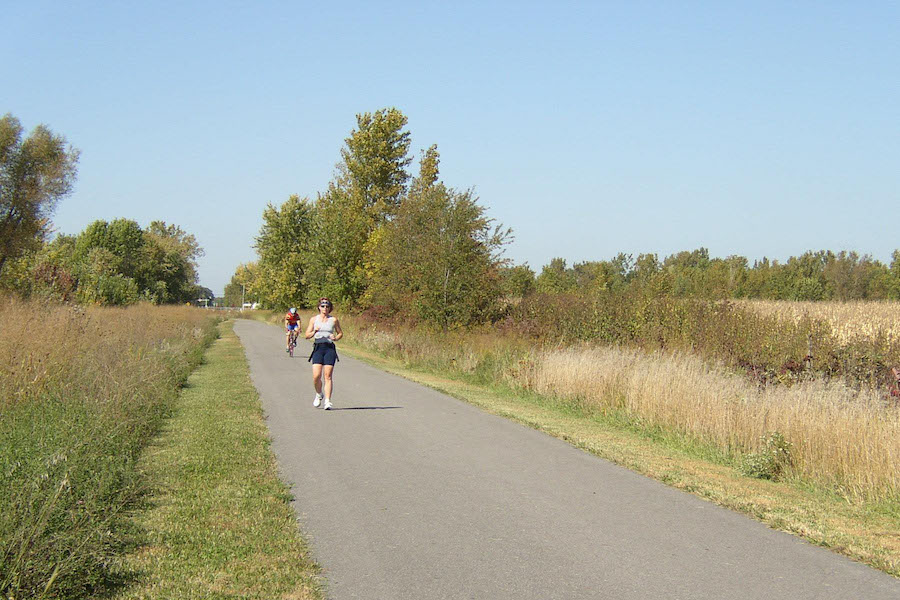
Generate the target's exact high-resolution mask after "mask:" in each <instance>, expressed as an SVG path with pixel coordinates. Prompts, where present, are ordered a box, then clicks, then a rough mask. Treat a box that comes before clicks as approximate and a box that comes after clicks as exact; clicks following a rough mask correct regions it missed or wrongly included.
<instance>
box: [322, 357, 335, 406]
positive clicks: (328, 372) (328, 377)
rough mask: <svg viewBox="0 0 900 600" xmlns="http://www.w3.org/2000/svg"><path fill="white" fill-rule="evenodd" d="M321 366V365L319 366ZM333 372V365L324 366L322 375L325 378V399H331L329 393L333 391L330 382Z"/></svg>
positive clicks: (332, 385) (332, 384)
mask: <svg viewBox="0 0 900 600" xmlns="http://www.w3.org/2000/svg"><path fill="white" fill-rule="evenodd" d="M319 366H322V365H319ZM333 372H334V365H325V366H324V368H323V369H322V374H323V375H324V376H325V385H324V387H325V397H326V398H329V399H330V398H331V391H332V390H333V389H334V383H333V382H332V380H331V374H332V373H333Z"/></svg>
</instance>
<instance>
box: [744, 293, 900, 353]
mask: <svg viewBox="0 0 900 600" xmlns="http://www.w3.org/2000/svg"><path fill="white" fill-rule="evenodd" d="M740 304H741V305H742V306H747V307H749V308H752V309H753V310H755V311H757V312H758V313H760V314H763V315H773V316H776V317H779V318H783V319H787V320H792V321H798V320H800V319H802V318H804V317H809V318H811V319H817V320H820V321H825V322H827V323H828V324H829V325H831V329H832V331H833V332H834V334H835V335H836V336H837V337H838V339H839V340H841V342H842V343H850V342H853V341H856V340H859V339H861V338H874V337H879V336H883V337H885V338H887V339H890V340H898V339H900V302H791V301H787V300H745V301H742V302H741V303H740Z"/></svg>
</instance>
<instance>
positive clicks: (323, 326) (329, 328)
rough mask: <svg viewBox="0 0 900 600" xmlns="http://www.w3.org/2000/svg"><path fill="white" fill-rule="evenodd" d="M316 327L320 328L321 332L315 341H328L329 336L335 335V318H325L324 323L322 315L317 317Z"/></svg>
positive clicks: (318, 332)
mask: <svg viewBox="0 0 900 600" xmlns="http://www.w3.org/2000/svg"><path fill="white" fill-rule="evenodd" d="M316 325H317V326H318V327H319V330H318V331H317V332H316V335H315V336H314V339H315V340H320V339H323V338H324V339H326V340H327V339H328V336H330V335H331V334H332V333H334V317H325V322H324V323H323V322H322V320H321V315H316Z"/></svg>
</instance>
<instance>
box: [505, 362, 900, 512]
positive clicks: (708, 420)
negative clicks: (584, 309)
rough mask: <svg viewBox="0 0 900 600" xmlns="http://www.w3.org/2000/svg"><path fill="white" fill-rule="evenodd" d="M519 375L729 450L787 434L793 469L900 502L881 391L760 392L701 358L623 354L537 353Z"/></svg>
mask: <svg viewBox="0 0 900 600" xmlns="http://www.w3.org/2000/svg"><path fill="white" fill-rule="evenodd" d="M519 373H520V378H519V380H518V381H519V385H522V386H524V387H528V388H531V389H534V390H535V391H537V392H539V393H542V394H546V395H552V396H556V397H560V398H563V399H567V400H576V401H578V402H580V403H582V404H583V405H584V406H585V407H587V408H591V409H600V410H608V409H617V410H624V411H626V413H627V414H628V415H631V416H633V417H636V418H638V419H640V420H641V422H642V423H644V424H646V425H650V426H658V427H662V428H664V429H667V430H672V431H677V432H681V433H684V434H687V435H689V436H693V437H696V438H697V439H700V440H702V441H703V442H706V443H711V444H714V445H715V446H716V447H718V448H720V449H722V450H724V451H726V452H728V453H730V454H737V455H740V454H746V453H749V452H758V451H761V450H762V444H763V439H764V438H765V437H766V436H767V435H768V434H771V433H773V432H779V433H781V434H782V435H783V436H784V437H785V439H786V440H787V441H788V442H790V443H791V444H792V446H793V452H792V456H793V459H794V462H793V465H792V467H790V470H789V472H790V473H792V474H794V475H797V476H800V477H802V478H804V479H807V480H810V481H815V482H818V483H821V484H825V485H828V486H829V487H833V488H836V489H839V490H840V491H842V492H843V493H845V494H846V495H848V496H851V497H861V498H867V499H877V498H884V497H890V496H893V497H897V496H900V494H898V492H900V470H898V469H900V410H898V408H897V407H896V406H891V405H889V404H886V403H885V402H884V401H883V397H882V395H881V394H879V393H875V392H872V391H868V390H865V389H863V390H861V391H855V390H853V389H850V388H848V387H846V386H844V385H843V384H842V383H838V382H831V383H824V382H821V381H814V382H807V383H801V384H798V385H795V386H792V387H786V386H769V387H763V388H760V387H758V386H756V385H754V384H752V383H751V382H749V381H748V380H747V379H746V378H744V377H742V376H739V375H734V374H730V373H727V372H725V371H724V370H723V369H720V368H717V367H711V366H709V365H708V364H706V363H704V362H703V361H701V360H700V359H698V358H696V357H693V356H684V355H671V354H669V355H667V354H654V355H646V354H644V353H642V352H640V351H636V350H622V349H618V348H584V349H568V350H564V351H552V352H537V353H535V355H534V358H533V364H532V365H531V366H530V368H528V369H520V370H519Z"/></svg>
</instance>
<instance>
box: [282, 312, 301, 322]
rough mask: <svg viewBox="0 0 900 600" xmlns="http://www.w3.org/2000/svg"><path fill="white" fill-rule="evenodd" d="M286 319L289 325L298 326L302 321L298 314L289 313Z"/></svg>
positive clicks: (285, 316)
mask: <svg viewBox="0 0 900 600" xmlns="http://www.w3.org/2000/svg"><path fill="white" fill-rule="evenodd" d="M284 318H285V319H287V322H288V324H289V325H296V324H297V323H298V322H299V321H300V315H299V314H297V313H294V314H291V313H288V314H286V315H284Z"/></svg>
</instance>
